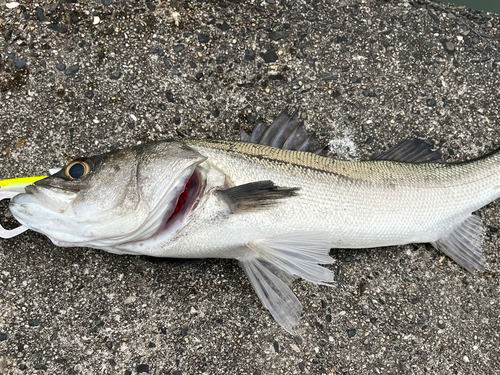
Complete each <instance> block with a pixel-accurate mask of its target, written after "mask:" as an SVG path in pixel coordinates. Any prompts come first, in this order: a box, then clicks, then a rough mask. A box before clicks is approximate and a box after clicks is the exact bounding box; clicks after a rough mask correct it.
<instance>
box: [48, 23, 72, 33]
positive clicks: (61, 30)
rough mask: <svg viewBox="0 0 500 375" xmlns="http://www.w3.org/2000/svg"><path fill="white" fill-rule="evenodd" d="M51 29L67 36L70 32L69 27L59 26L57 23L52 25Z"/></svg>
mask: <svg viewBox="0 0 500 375" xmlns="http://www.w3.org/2000/svg"><path fill="white" fill-rule="evenodd" d="M49 29H51V30H54V31H57V32H59V33H61V34H66V33H67V32H68V28H67V27H64V26H59V25H57V24H55V23H51V24H50V25H49Z"/></svg>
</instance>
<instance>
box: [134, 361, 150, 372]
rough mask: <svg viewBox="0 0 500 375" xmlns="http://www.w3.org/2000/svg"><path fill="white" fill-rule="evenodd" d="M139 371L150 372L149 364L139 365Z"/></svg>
mask: <svg viewBox="0 0 500 375" xmlns="http://www.w3.org/2000/svg"><path fill="white" fill-rule="evenodd" d="M137 372H138V373H139V374H140V373H143V372H149V365H147V364H145V363H142V364H140V365H139V366H137Z"/></svg>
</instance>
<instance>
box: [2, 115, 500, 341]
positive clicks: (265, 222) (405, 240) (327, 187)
mask: <svg viewBox="0 0 500 375" xmlns="http://www.w3.org/2000/svg"><path fill="white" fill-rule="evenodd" d="M432 148H433V145H431V144H429V143H427V142H425V141H423V140H417V139H410V140H408V141H405V142H402V143H400V144H399V145H397V146H395V147H394V148H392V149H391V150H389V151H387V152H385V153H383V154H382V155H379V156H378V157H375V158H374V159H372V160H366V161H348V160H336V159H335V158H333V157H331V155H328V154H327V152H325V151H327V150H325V148H323V147H321V145H320V142H319V141H318V139H317V137H316V136H315V134H314V133H312V134H309V133H308V132H307V131H306V128H305V125H304V123H303V122H302V121H301V120H300V117H299V112H298V110H295V111H294V112H292V113H291V114H290V110H289V109H288V108H285V109H284V110H283V112H282V113H281V114H280V115H279V116H278V117H277V118H276V119H275V121H274V122H273V123H272V124H271V125H267V124H264V123H262V122H259V123H258V124H257V125H256V126H255V128H254V130H253V132H252V133H251V134H247V133H246V132H244V131H241V140H238V141H230V140H206V139H198V140H196V139H194V140H187V139H181V140H167V141H158V142H151V143H146V144H141V145H138V146H135V147H130V148H125V149H121V150H117V151H113V152H109V153H105V154H102V155H95V156H88V157H81V158H77V159H75V160H73V161H71V162H70V163H69V164H67V165H65V166H64V167H62V168H61V169H60V170H59V171H58V172H57V173H54V174H52V175H51V176H49V177H47V178H45V179H42V180H39V181H36V182H35V183H34V184H33V185H29V186H27V187H26V192H25V193H24V194H19V195H17V196H15V197H14V198H12V199H11V200H10V203H9V208H10V211H11V212H12V214H13V216H14V217H15V218H16V219H17V220H18V221H19V222H20V223H21V224H22V225H24V226H26V227H28V228H30V229H32V230H34V231H36V232H39V233H42V234H44V235H45V236H47V237H48V238H49V239H50V240H51V241H52V242H53V243H54V244H55V245H57V246H63V247H90V248H94V249H102V250H105V251H108V252H111V253H114V254H135V255H147V256H152V257H169V258H183V259H190V258H195V259H199V258H226V259H236V260H238V262H239V264H240V265H241V266H242V268H243V270H244V271H245V273H246V274H247V276H248V278H249V280H250V283H251V284H252V286H253V287H254V289H255V291H256V293H257V295H258V297H259V298H260V300H261V302H262V304H263V306H264V307H265V308H266V309H267V310H268V311H269V312H270V314H271V315H272V316H273V317H274V319H275V320H276V321H277V322H278V323H279V324H280V325H281V326H282V327H283V329H284V330H286V331H287V332H289V333H291V334H294V332H295V329H296V327H297V326H298V324H299V322H300V318H301V313H302V305H301V303H300V301H299V300H298V298H297V297H296V296H295V295H294V293H293V292H292V290H291V285H292V283H293V282H294V281H295V280H296V279H299V278H301V279H305V280H307V281H309V282H312V283H315V284H318V285H324V286H332V285H334V284H333V282H334V272H333V271H332V267H331V266H329V265H331V264H332V263H334V259H333V258H332V257H331V256H330V250H331V249H333V248H345V249H349V248H351V249H357V248H376V247H381V246H397V245H404V244H410V243H430V244H432V245H433V246H434V247H435V248H436V249H438V250H440V251H442V252H443V253H444V254H445V255H447V256H448V257H450V258H451V259H453V260H454V261H456V262H457V263H458V264H460V265H461V266H463V267H464V268H465V269H466V270H468V271H470V272H472V273H474V272H476V271H483V270H484V269H485V264H486V260H485V257H484V255H483V251H482V248H481V247H482V238H483V223H482V220H481V218H480V217H479V216H477V215H474V214H473V212H475V211H477V210H479V209H480V208H481V207H483V206H485V205H486V204H488V203H490V202H492V201H493V200H495V199H497V198H498V197H499V196H500V153H499V152H498V151H496V152H493V153H491V154H488V155H485V156H483V157H480V158H477V159H474V160H470V161H464V162H457V163H444V162H443V161H442V157H441V153H440V152H439V151H438V150H433V149H432Z"/></svg>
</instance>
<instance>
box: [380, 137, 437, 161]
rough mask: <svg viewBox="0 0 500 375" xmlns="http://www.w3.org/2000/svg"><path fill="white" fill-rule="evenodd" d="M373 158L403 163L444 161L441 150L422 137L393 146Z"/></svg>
mask: <svg viewBox="0 0 500 375" xmlns="http://www.w3.org/2000/svg"><path fill="white" fill-rule="evenodd" d="M373 160H387V161H399V162H402V163H442V162H443V159H442V155H441V152H440V151H432V146H431V145H430V144H428V143H427V142H425V141H422V140H421V139H408V140H407V141H403V142H401V143H399V144H398V145H396V146H394V147H393V148H391V149H390V150H389V151H387V152H384V153H383V154H381V155H379V156H377V157H375V158H373Z"/></svg>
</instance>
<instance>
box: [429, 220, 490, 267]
mask: <svg viewBox="0 0 500 375" xmlns="http://www.w3.org/2000/svg"><path fill="white" fill-rule="evenodd" d="M482 240H483V222H482V221H481V218H479V217H477V216H475V215H470V216H469V217H468V218H467V219H465V220H464V221H462V222H461V223H459V224H458V225H456V226H455V227H454V228H452V229H451V230H450V231H449V232H448V233H446V234H445V235H444V236H443V237H442V238H440V239H439V240H438V241H436V242H434V243H433V244H432V245H433V246H434V247H435V248H436V249H438V250H441V251H442V252H443V253H445V254H446V255H448V256H449V257H450V258H451V259H453V260H454V261H455V262H457V263H458V264H460V265H461V266H462V267H464V268H465V269H466V270H467V271H469V272H471V273H475V272H476V271H484V266H485V264H486V259H485V257H484V255H483V251H482V249H481V244H482Z"/></svg>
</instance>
